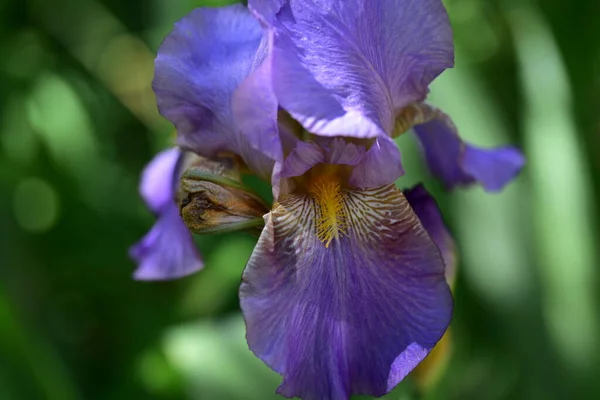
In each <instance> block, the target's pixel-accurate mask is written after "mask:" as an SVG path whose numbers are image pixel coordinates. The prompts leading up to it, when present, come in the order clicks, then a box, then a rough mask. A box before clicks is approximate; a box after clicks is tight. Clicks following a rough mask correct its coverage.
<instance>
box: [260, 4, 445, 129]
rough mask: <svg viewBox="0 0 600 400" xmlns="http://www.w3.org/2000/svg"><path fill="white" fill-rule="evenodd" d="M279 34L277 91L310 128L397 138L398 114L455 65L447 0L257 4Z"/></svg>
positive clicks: (276, 39) (274, 55) (283, 103)
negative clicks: (393, 131) (387, 135)
mask: <svg viewBox="0 0 600 400" xmlns="http://www.w3.org/2000/svg"><path fill="white" fill-rule="evenodd" d="M249 7H250V9H251V10H253V12H254V13H255V14H257V15H258V16H259V18H261V19H262V21H263V23H264V24H266V25H268V26H269V27H270V28H271V29H272V30H273V32H274V37H273V44H272V71H273V89H274V92H275V94H276V96H277V99H278V100H279V103H280V105H281V106H282V107H283V108H285V109H286V110H287V111H289V112H290V114H291V115H292V116H293V117H294V118H296V119H297V120H298V121H299V122H300V123H301V124H302V125H303V126H304V127H305V128H306V129H307V130H309V131H311V132H314V133H316V134H319V135H324V136H338V135H346V136H353V137H359V138H367V137H376V136H379V135H382V134H385V133H388V134H391V132H392V129H393V126H394V113H395V111H396V110H399V109H401V108H402V107H404V106H405V105H407V104H408V103H410V102H413V101H419V100H423V99H424V98H425V95H426V93H427V86H428V84H429V83H430V82H431V81H432V80H433V79H434V78H435V77H436V76H437V75H438V74H439V73H441V72H442V71H443V70H444V69H445V68H448V67H451V66H452V65H453V58H454V50H453V45H452V32H451V28H450V23H449V21H448V16H447V14H446V11H445V9H444V7H443V5H442V3H441V1H440V0H376V1H369V2H365V1H362V0H297V1H293V0H250V1H249Z"/></svg>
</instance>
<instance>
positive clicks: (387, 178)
mask: <svg viewBox="0 0 600 400" xmlns="http://www.w3.org/2000/svg"><path fill="white" fill-rule="evenodd" d="M402 175H404V168H403V167H402V163H401V162H400V150H398V146H397V145H396V143H395V142H394V141H393V140H392V139H391V138H389V137H388V136H382V137H379V138H377V139H376V140H375V143H373V145H372V146H371V148H370V149H369V150H368V151H367V152H366V154H365V157H364V158H363V160H361V162H360V163H359V164H358V165H357V166H356V168H354V171H353V172H352V176H351V177H350V184H351V185H353V186H355V187H358V188H363V189H364V188H373V187H377V186H383V185H387V184H388V183H392V182H394V181H395V180H396V179H398V178H399V177H401V176H402Z"/></svg>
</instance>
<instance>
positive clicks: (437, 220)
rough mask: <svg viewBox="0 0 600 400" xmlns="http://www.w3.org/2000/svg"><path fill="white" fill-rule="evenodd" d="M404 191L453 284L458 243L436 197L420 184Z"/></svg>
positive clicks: (447, 280) (448, 280)
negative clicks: (438, 253) (450, 230)
mask: <svg viewBox="0 0 600 400" xmlns="http://www.w3.org/2000/svg"><path fill="white" fill-rule="evenodd" d="M403 193H404V196H406V199H407V200H408V202H409V204H410V206H411V207H412V209H413V211H414V212H415V214H417V217H419V220H420V221H421V224H422V225H423V228H425V230H426V231H427V233H428V234H429V237H431V239H432V240H433V242H434V243H435V244H436V246H437V247H438V249H439V250H440V253H441V255H442V258H443V259H444V264H445V265H446V273H445V275H446V282H448V284H449V285H450V286H452V284H453V282H454V277H455V275H456V244H455V243H454V238H452V235H451V234H450V232H449V231H448V229H447V228H446V225H445V224H444V220H443V219H442V213H441V212H440V210H439V208H438V206H437V203H436V201H435V199H434V198H433V197H431V195H430V194H429V192H427V189H425V187H424V186H423V185H420V184H419V185H417V186H415V187H413V188H412V189H408V190H404V191H403Z"/></svg>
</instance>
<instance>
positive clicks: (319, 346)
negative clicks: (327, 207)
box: [240, 185, 452, 400]
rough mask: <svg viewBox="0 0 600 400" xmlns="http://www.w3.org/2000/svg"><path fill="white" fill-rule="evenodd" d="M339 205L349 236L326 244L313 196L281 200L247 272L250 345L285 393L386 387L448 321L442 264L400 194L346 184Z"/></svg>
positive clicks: (323, 394) (340, 394)
mask: <svg viewBox="0 0 600 400" xmlns="http://www.w3.org/2000/svg"><path fill="white" fill-rule="evenodd" d="M342 202H343V207H344V209H345V211H344V213H345V215H346V225H347V226H346V228H345V234H343V235H339V236H338V237H337V238H334V239H333V240H331V241H330V244H329V245H326V243H324V242H323V240H322V238H320V237H319V235H318V221H319V217H320V215H321V214H322V212H323V210H321V205H320V204H319V201H318V200H316V199H314V198H313V197H311V196H309V195H307V196H301V195H291V196H289V197H287V198H286V199H284V200H282V201H280V202H279V203H278V204H276V205H275V207H274V209H273V210H272V211H271V213H270V214H269V215H268V216H267V217H266V227H265V229H264V230H263V233H262V235H261V238H260V239H259V242H258V244H257V247H256V248H255V251H254V253H253V255H252V257H251V258H250V261H249V262H248V265H247V267H246V270H245V271H244V275H243V279H242V286H241V288H240V299H241V306H242V311H243V313H244V317H245V319H246V324H247V339H248V343H249V345H250V348H251V349H252V351H254V353H255V354H256V355H257V356H258V357H260V358H261V359H262V360H263V361H265V363H267V365H269V366H270V367H271V368H273V369H274V370H275V371H277V372H279V373H280V374H282V375H283V378H284V381H283V383H282V385H281V386H280V388H279V389H278V392H279V393H280V394H282V395H284V396H288V397H291V396H298V397H301V398H303V399H305V400H313V399H314V400H317V399H336V400H337V399H347V398H349V397H350V396H351V395H352V394H368V395H374V396H380V395H383V394H384V393H386V392H388V391H389V390H391V389H392V388H393V387H394V386H395V385H396V384H397V383H398V382H400V381H401V380H402V379H403V378H404V377H405V376H406V374H408V373H409V372H410V371H411V370H412V369H413V368H414V367H415V366H416V365H417V364H418V363H419V362H420V361H421V360H422V359H423V358H424V357H425V356H426V355H427V353H428V352H429V351H430V350H431V348H433V346H434V345H435V343H436V342H437V341H438V340H439V339H440V338H441V337H442V335H443V333H444V331H445V330H446V328H447V326H448V324H449V321H450V317H451V313H452V311H451V310H452V298H451V295H450V290H449V288H448V286H447V284H446V282H445V280H444V263H443V261H442V259H441V257H440V253H439V251H438V249H437V248H436V246H435V244H434V243H433V242H432V241H431V239H430V238H429V236H428V235H427V233H426V232H425V230H424V229H423V227H422V226H421V224H420V222H419V220H418V218H417V217H416V216H415V214H414V213H413V211H412V209H411V208H410V206H409V205H408V202H407V201H406V199H405V197H404V196H403V195H402V193H401V192H400V191H399V190H398V189H396V188H395V186H393V185H388V186H384V187H380V188H376V189H371V190H364V191H357V190H344V191H343V193H342Z"/></svg>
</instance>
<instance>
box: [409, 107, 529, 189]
mask: <svg viewBox="0 0 600 400" xmlns="http://www.w3.org/2000/svg"><path fill="white" fill-rule="evenodd" d="M420 107H425V108H429V109H430V112H429V113H430V114H432V115H433V118H432V119H431V120H429V121H428V122H425V123H423V124H420V125H415V126H414V127H413V129H414V131H415V133H416V134H417V138H418V139H419V141H420V142H421V145H422V146H423V151H424V153H425V159H426V160H427V164H428V165H429V168H430V169H431V172H432V174H433V175H435V176H436V177H437V178H438V179H440V180H441V181H442V182H443V184H444V185H445V186H446V187H447V188H448V189H452V188H454V187H455V186H458V185H468V184H472V183H475V182H478V183H480V184H481V185H482V186H483V187H484V189H485V190H486V191H488V192H498V191H500V190H502V188H504V186H505V185H506V184H507V183H509V182H510V181H511V180H513V179H514V178H515V176H516V175H517V174H518V173H519V171H520V170H521V168H522V167H523V165H524V164H525V159H524V157H523V155H522V154H521V153H520V152H519V151H518V150H517V149H515V148H513V147H500V148H495V149H481V148H478V147H475V146H473V145H470V144H468V143H465V142H463V141H462V139H461V138H460V136H458V132H457V130H456V126H455V125H454V123H453V122H452V120H450V117H448V116H447V115H446V114H444V113H442V112H441V111H440V110H437V109H434V108H432V107H430V106H428V105H425V104H423V105H420Z"/></svg>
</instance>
